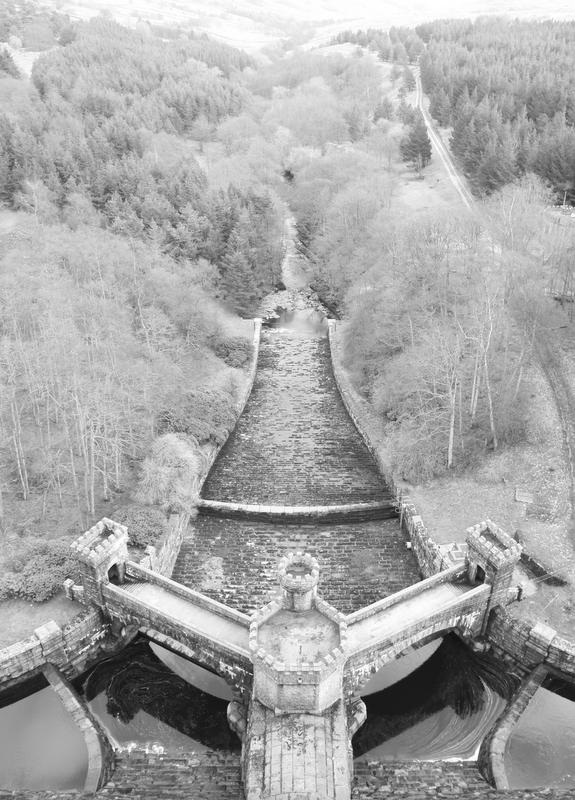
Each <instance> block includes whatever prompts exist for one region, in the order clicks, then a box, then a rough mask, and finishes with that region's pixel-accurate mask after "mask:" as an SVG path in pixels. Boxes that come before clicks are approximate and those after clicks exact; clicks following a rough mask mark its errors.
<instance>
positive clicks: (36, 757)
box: [0, 686, 88, 791]
mask: <svg viewBox="0 0 575 800" xmlns="http://www.w3.org/2000/svg"><path fill="white" fill-rule="evenodd" d="M0 742H2V746H1V747H0V787H1V788H3V789H50V790H52V791H59V790H62V791H63V790H66V789H83V788H84V782H85V780H86V773H87V770H88V751H87V749H86V745H85V743H84V738H83V736H82V734H81V733H80V731H79V729H78V728H77V727H76V725H75V724H74V722H73V721H72V718H71V717H70V716H69V715H68V713H67V711H66V710H65V709H64V706H63V705H62V703H61V702H60V699H59V697H58V695H57V694H56V693H55V692H54V690H53V689H52V688H51V687H50V686H48V687H47V688H45V689H41V690H40V691H37V692H34V694H31V695H29V696H28V697H25V698H24V699H23V700H18V701H17V702H15V703H12V704H11V705H8V706H5V707H4V708H1V709H0Z"/></svg>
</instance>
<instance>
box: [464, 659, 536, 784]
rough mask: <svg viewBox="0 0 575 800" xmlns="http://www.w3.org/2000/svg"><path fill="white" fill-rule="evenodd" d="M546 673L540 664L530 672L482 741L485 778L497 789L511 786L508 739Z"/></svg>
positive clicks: (482, 763)
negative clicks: (508, 776) (508, 769)
mask: <svg viewBox="0 0 575 800" xmlns="http://www.w3.org/2000/svg"><path fill="white" fill-rule="evenodd" d="M546 674H547V670H545V669H544V668H543V667H541V666H539V667H537V668H536V669H535V670H534V671H533V672H532V673H530V675H529V676H528V677H527V678H526V679H525V680H524V681H523V682H522V683H521V686H520V687H519V689H518V690H517V692H516V693H515V695H514V696H513V697H512V699H511V701H510V702H509V703H508V704H507V706H506V707H505V709H504V711H503V713H502V714H501V716H500V717H499V718H498V719H497V721H496V723H495V725H493V727H492V728H491V730H490V731H489V733H488V734H487V736H486V737H485V738H484V739H483V741H482V743H481V749H480V752H479V769H480V771H481V774H482V775H483V777H484V778H485V780H486V781H488V782H489V783H491V784H492V785H494V786H495V787H496V789H500V790H506V789H509V781H508V780H507V772H506V769H505V750H506V747H507V741H508V739H509V737H510V735H511V733H512V731H513V728H514V727H515V725H516V724H517V722H518V721H519V718H520V717H521V715H522V714H523V712H524V711H525V709H526V708H527V706H528V705H529V703H530V701H531V699H532V698H533V695H534V694H535V692H536V691H537V689H538V688H539V687H540V686H541V684H542V683H543V681H544V679H545V676H546Z"/></svg>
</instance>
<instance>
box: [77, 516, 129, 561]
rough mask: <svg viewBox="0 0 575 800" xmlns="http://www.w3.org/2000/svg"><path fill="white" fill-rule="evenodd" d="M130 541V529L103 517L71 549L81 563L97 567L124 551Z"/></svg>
mask: <svg viewBox="0 0 575 800" xmlns="http://www.w3.org/2000/svg"><path fill="white" fill-rule="evenodd" d="M128 541H129V536H128V529H127V528H126V526H125V525H120V523H119V522H114V520H112V519H108V517H103V518H102V519H101V520H100V521H99V522H97V523H96V524H95V525H93V526H92V527H91V528H90V529H89V530H87V531H86V533H83V534H82V535H81V536H79V537H78V538H77V539H75V540H74V541H73V542H72V544H71V545H70V547H71V548H72V550H73V551H74V552H75V553H76V555H77V556H78V558H79V559H80V560H81V561H84V562H85V563H86V564H90V565H92V566H97V565H99V564H101V563H102V562H103V561H106V560H108V558H109V557H110V554H111V553H117V552H118V550H124V549H125V548H126V545H127V543H128Z"/></svg>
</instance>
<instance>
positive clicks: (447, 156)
mask: <svg viewBox="0 0 575 800" xmlns="http://www.w3.org/2000/svg"><path fill="white" fill-rule="evenodd" d="M414 74H415V92H416V95H415V97H416V104H417V107H418V108H419V110H420V111H421V113H422V114H423V119H424V120H425V124H426V125H427V133H428V134H429V138H430V139H431V143H432V145H433V147H434V148H435V152H436V155H437V156H439V159H440V161H441V162H442V164H443V166H444V167H445V170H446V172H447V174H448V176H449V179H450V180H451V182H452V184H453V185H454V186H455V188H456V189H457V193H458V194H459V196H460V198H461V200H462V202H463V204H464V205H465V207H466V208H468V209H469V210H470V211H471V208H472V206H473V204H474V200H473V195H472V194H471V192H470V191H469V189H468V188H467V185H466V183H465V181H464V179H462V178H461V176H460V174H459V172H458V171H457V168H456V166H455V164H454V163H453V159H452V157H451V153H450V152H449V150H448V149H447V147H446V146H445V145H444V144H443V140H442V138H441V136H440V135H439V134H438V133H437V132H436V130H435V127H434V125H433V121H432V119H431V117H430V115H429V113H428V111H427V109H426V107H425V104H424V102H423V89H422V86H421V76H420V74H419V68H418V69H416V70H414Z"/></svg>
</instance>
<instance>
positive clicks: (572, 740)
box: [505, 688, 575, 789]
mask: <svg viewBox="0 0 575 800" xmlns="http://www.w3.org/2000/svg"><path fill="white" fill-rule="evenodd" d="M505 767H506V770H507V775H508V779H509V785H510V787H511V788H512V789H531V788H536V787H539V786H553V787H560V788H567V787H575V703H574V702H573V701H571V700H566V699H565V698H564V697H561V696H559V695H557V694H553V692H550V691H548V690H547V689H544V688H540V689H538V690H537V691H536V692H535V695H534V696H533V699H532V700H531V702H530V703H529V705H528V707H527V709H526V710H525V712H524V713H523V714H522V716H521V718H520V720H519V722H518V723H517V725H516V726H515V728H514V730H513V732H512V734H511V736H510V737H509V741H508V743H507V750H506V753H505Z"/></svg>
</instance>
